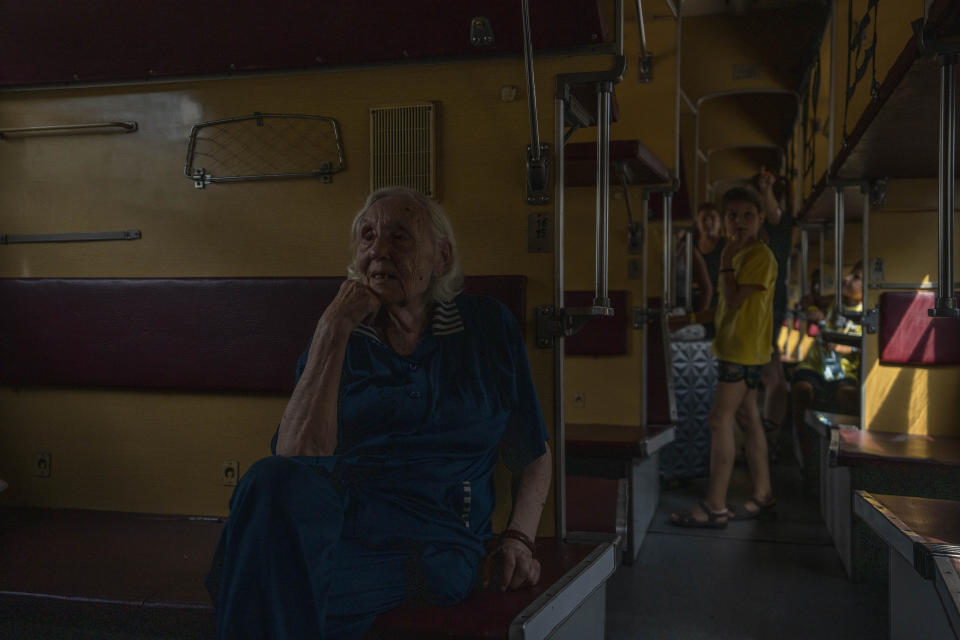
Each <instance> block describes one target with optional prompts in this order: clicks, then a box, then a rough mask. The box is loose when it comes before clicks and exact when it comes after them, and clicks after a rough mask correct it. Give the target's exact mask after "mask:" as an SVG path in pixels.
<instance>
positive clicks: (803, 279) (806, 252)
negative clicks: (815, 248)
mask: <svg viewBox="0 0 960 640" xmlns="http://www.w3.org/2000/svg"><path fill="white" fill-rule="evenodd" d="M809 269H810V232H809V231H807V230H806V229H800V297H801V298H803V297H804V296H806V295H808V294H809V293H810V287H809V284H810V283H809V282H807V279H808V278H809V274H808V273H807V272H808V271H809Z"/></svg>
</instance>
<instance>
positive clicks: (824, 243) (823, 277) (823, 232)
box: [817, 224, 827, 296]
mask: <svg viewBox="0 0 960 640" xmlns="http://www.w3.org/2000/svg"><path fill="white" fill-rule="evenodd" d="M826 235H827V227H826V225H824V224H821V225H820V255H819V257H818V258H817V260H818V262H819V263H820V264H818V265H817V266H818V267H819V269H820V278H819V279H818V281H817V285H818V287H819V289H820V295H821V296H822V295H823V289H824V286H825V284H826V280H827V276H826V274H825V273H824V272H825V271H826V268H827V257H826V256H825V255H824V253H825V251H826V248H827V238H826Z"/></svg>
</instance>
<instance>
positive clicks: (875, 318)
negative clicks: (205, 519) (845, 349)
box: [863, 307, 880, 333]
mask: <svg viewBox="0 0 960 640" xmlns="http://www.w3.org/2000/svg"><path fill="white" fill-rule="evenodd" d="M863 330H864V331H865V332H866V333H876V332H878V331H880V308H879V307H874V308H873V309H867V312H866V313H864V314H863Z"/></svg>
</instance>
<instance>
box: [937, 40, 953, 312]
mask: <svg viewBox="0 0 960 640" xmlns="http://www.w3.org/2000/svg"><path fill="white" fill-rule="evenodd" d="M957 59H958V56H957V54H941V55H940V56H939V57H938V62H939V63H940V176H939V178H940V180H939V182H940V183H939V186H940V198H939V205H938V206H939V222H940V246H939V251H938V258H939V259H938V265H939V274H938V277H937V306H936V308H934V309H931V310H930V315H931V316H935V317H936V316H941V317H951V318H955V317H957V315H958V311H960V309H958V306H957V298H956V296H955V295H954V293H953V179H954V176H953V173H954V169H955V167H956V162H957V75H956V65H957Z"/></svg>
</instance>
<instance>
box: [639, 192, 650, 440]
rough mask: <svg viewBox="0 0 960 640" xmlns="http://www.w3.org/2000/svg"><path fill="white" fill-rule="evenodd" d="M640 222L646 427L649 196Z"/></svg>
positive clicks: (642, 397)
mask: <svg viewBox="0 0 960 640" xmlns="http://www.w3.org/2000/svg"><path fill="white" fill-rule="evenodd" d="M640 216H641V222H640V225H641V227H642V229H643V233H642V234H641V236H640V237H641V242H642V243H643V244H642V245H641V251H640V264H641V266H642V269H641V275H640V305H641V308H642V309H643V312H644V324H643V327H641V333H642V335H641V338H640V407H641V410H640V426H641V427H646V426H647V415H648V414H649V413H650V412H649V411H648V410H647V360H648V358H647V326H648V324H649V323H647V322H646V314H648V313H650V303H649V298H648V297H647V295H648V294H647V278H648V277H649V265H650V263H649V256H650V254H649V251H648V245H649V243H648V242H647V236H648V235H649V234H648V231H649V227H650V223H649V218H650V194H648V193H644V194H643V206H642V207H641V211H640Z"/></svg>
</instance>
